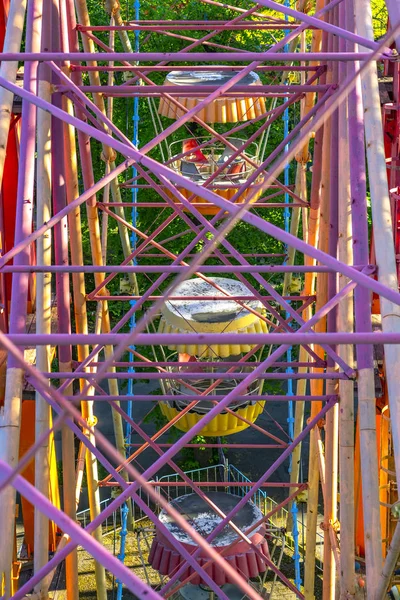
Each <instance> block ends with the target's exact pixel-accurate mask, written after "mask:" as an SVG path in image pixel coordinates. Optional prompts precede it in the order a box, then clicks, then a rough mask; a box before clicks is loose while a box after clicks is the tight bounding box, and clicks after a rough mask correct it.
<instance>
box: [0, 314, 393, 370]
mask: <svg viewBox="0 0 400 600" xmlns="http://www.w3.org/2000/svg"><path fill="white" fill-rule="evenodd" d="M307 324H308V323H307ZM307 324H306V325H307ZM304 327H305V326H304V325H303V326H302V327H300V328H299V329H298V330H297V331H296V332H295V331H294V332H293V333H270V334H269V333H220V334H219V333H209V334H204V333H188V334H184V333H170V334H162V333H139V334H137V336H136V337H135V340H134V341H135V344H137V345H139V346H157V345H163V344H171V345H179V344H180V345H182V344H194V345H196V344H197V345H199V344H210V345H214V344H248V345H258V344H260V345H265V344H268V345H274V344H289V345H290V346H291V345H303V344H318V345H321V344H327V345H335V344H399V343H400V334H398V333H380V332H374V333H340V332H337V333H303V328H304ZM5 337H7V338H8V339H9V340H10V342H12V343H13V344H15V345H16V346H26V347H30V346H42V345H47V344H51V343H53V344H55V345H57V346H65V345H68V344H72V345H82V344H89V345H91V346H93V345H95V344H102V345H103V346H108V345H111V346H115V345H116V344H119V343H122V344H123V345H124V347H126V348H128V346H129V345H131V336H130V334H129V333H103V334H95V333H89V334H87V335H83V334H77V333H72V334H71V335H66V334H51V336H50V335H44V334H43V335H41V334H36V333H29V334H24V333H21V334H7V336H5ZM3 339H4V338H3ZM2 345H4V342H2V341H1V339H0V347H1V346H2ZM102 364H103V365H104V363H102Z"/></svg>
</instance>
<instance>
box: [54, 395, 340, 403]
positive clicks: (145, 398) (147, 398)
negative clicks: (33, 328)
mask: <svg viewBox="0 0 400 600" xmlns="http://www.w3.org/2000/svg"><path fill="white" fill-rule="evenodd" d="M65 397H66V398H67V400H76V397H75V396H65ZM331 397H332V396H288V395H285V396H282V395H278V394H277V395H276V396H271V395H265V394H264V395H259V396H251V400H252V402H264V401H265V402H269V401H271V402H290V401H293V402H317V401H318V402H327V401H328V400H329V398H331ZM79 398H80V399H82V396H81V395H80V396H79ZM87 399H88V400H90V401H92V400H93V401H94V402H109V401H110V400H118V401H120V402H125V401H129V402H131V401H132V402H155V401H157V402H158V400H160V399H161V400H163V401H165V402H168V401H174V400H176V399H177V397H176V396H175V395H174V394H163V395H162V396H155V395H151V394H134V395H129V396H128V395H123V394H121V395H119V396H111V395H109V394H104V396H103V395H101V396H97V395H94V396H87ZM179 400H182V401H188V402H193V401H194V400H204V396H202V395H196V394H193V396H185V394H182V395H179ZM235 400H238V401H239V400H240V401H242V400H243V401H246V400H249V397H248V396H236V398H235Z"/></svg>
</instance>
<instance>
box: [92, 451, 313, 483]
mask: <svg viewBox="0 0 400 600" xmlns="http://www.w3.org/2000/svg"><path fill="white" fill-rule="evenodd" d="M158 445H159V446H163V445H164V446H170V444H158ZM238 445H239V444H236V446H238ZM208 446H209V447H213V448H229V444H212V445H211V444H209V445H208ZM234 446H235V444H234ZM196 447H199V448H204V447H206V444H198V445H197V444H190V445H188V448H196ZM239 447H240V448H244V445H243V444H241V445H239ZM249 447H251V446H246V448H249ZM256 447H257V446H256ZM193 483H195V484H196V486H199V487H214V486H215V487H251V486H252V485H254V482H250V481H249V482H247V481H193ZM149 484H150V485H152V486H153V487H175V486H176V487H189V485H188V484H187V483H186V481H149ZM100 485H101V483H100ZM113 485H114V486H115V485H117V486H118V485H119V483H117V482H116V481H108V482H107V484H105V485H104V484H103V486H102V487H107V486H108V487H109V486H113ZM303 485H304V484H302V483H281V482H268V481H267V482H265V483H263V484H262V485H261V486H260V487H262V488H263V487H264V488H265V487H272V488H275V487H283V488H285V487H286V488H287V487H294V488H296V487H302V486H303Z"/></svg>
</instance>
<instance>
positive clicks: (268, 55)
mask: <svg viewBox="0 0 400 600" xmlns="http://www.w3.org/2000/svg"><path fill="white" fill-rule="evenodd" d="M372 54H373V53H372V52H284V53H283V52H246V54H245V55H244V54H243V53H242V52H207V53H205V52H4V53H1V54H0V59H1V61H7V62H15V61H21V62H27V61H34V62H35V61H39V62H46V61H54V62H61V63H64V62H65V61H72V62H81V61H84V62H87V61H89V62H90V61H98V60H99V61H132V62H137V61H139V62H142V63H143V62H147V61H149V62H153V61H155V62H162V61H168V62H192V63H197V62H205V61H206V62H210V63H212V62H223V61H227V62H237V61H240V62H242V63H243V61H245V62H252V61H260V62H267V63H268V62H279V61H282V62H293V61H294V62H296V61H299V62H300V61H315V60H316V61H324V62H325V61H352V62H353V61H364V60H368V59H369V58H371V56H372ZM391 58H394V57H393V56H392V54H391V53H384V52H382V54H381V55H379V56H378V57H377V60H382V59H391Z"/></svg>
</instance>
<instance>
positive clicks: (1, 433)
mask: <svg viewBox="0 0 400 600" xmlns="http://www.w3.org/2000/svg"><path fill="white" fill-rule="evenodd" d="M18 8H19V11H20V16H21V17H22V20H21V21H20V22H19V26H20V27H21V28H22V24H23V16H24V10H23V7H22V6H19V7H18V6H14V10H17V9H18ZM41 13H42V6H41V0H30V4H29V9H28V18H27V27H26V50H27V51H28V52H29V51H30V52H40V48H41V25H42V21H41ZM14 14H15V13H14ZM11 26H12V29H11V31H13V28H14V27H15V26H16V23H15V22H13V21H12V22H11ZM7 29H8V28H7ZM15 34H16V35H17V37H18V35H19V33H18V31H17V30H16V31H15ZM37 70H38V63H37V62H29V63H28V64H27V65H26V66H25V72H24V87H25V89H27V90H28V91H30V92H32V93H35V94H36V88H37V79H36V78H37ZM3 108H4V110H5V111H6V113H7V109H6V108H5V105H3ZM0 114H3V112H2V111H1V112H0ZM7 116H8V117H9V111H8V115H7ZM3 123H4V120H3ZM35 129H36V107H35V106H34V105H33V104H31V103H29V102H27V101H23V103H22V126H21V142H20V157H19V164H20V168H19V171H18V193H17V214H16V224H15V243H16V244H17V243H18V242H20V241H21V240H23V239H24V238H25V237H27V236H28V235H29V234H30V233H31V230H32V214H33V188H34V172H35V150H36V147H35ZM0 142H1V137H0ZM5 145H6V140H5ZM4 148H5V146H4ZM0 160H1V157H0ZM30 261H31V249H30V247H29V246H28V247H27V248H25V249H24V250H23V251H22V252H20V253H19V254H18V255H17V256H16V257H15V260H14V264H15V265H19V266H22V265H29V263H30ZM28 288H29V275H28V273H15V274H14V275H13V278H12V291H11V293H12V302H11V310H10V325H9V332H10V333H23V332H25V328H26V314H27V300H28ZM22 383H23V370H22V368H21V367H20V365H19V364H18V363H17V362H16V361H15V359H14V358H13V357H9V359H8V363H7V373H6V389H5V397H4V407H3V409H2V411H1V413H0V459H1V460H3V461H5V462H6V463H7V464H8V465H10V466H11V467H15V466H16V465H17V462H18V456H19V436H20V425H21V409H22ZM15 500H16V496H15V490H14V488H13V487H12V486H8V488H7V489H5V490H4V491H3V492H2V493H1V494H0V506H1V510H0V531H1V544H0V582H3V581H4V584H5V585H4V588H5V589H4V590H3V594H4V596H5V598H8V597H9V595H10V593H11V567H12V560H13V551H14V523H15ZM0 587H1V584H0Z"/></svg>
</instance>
